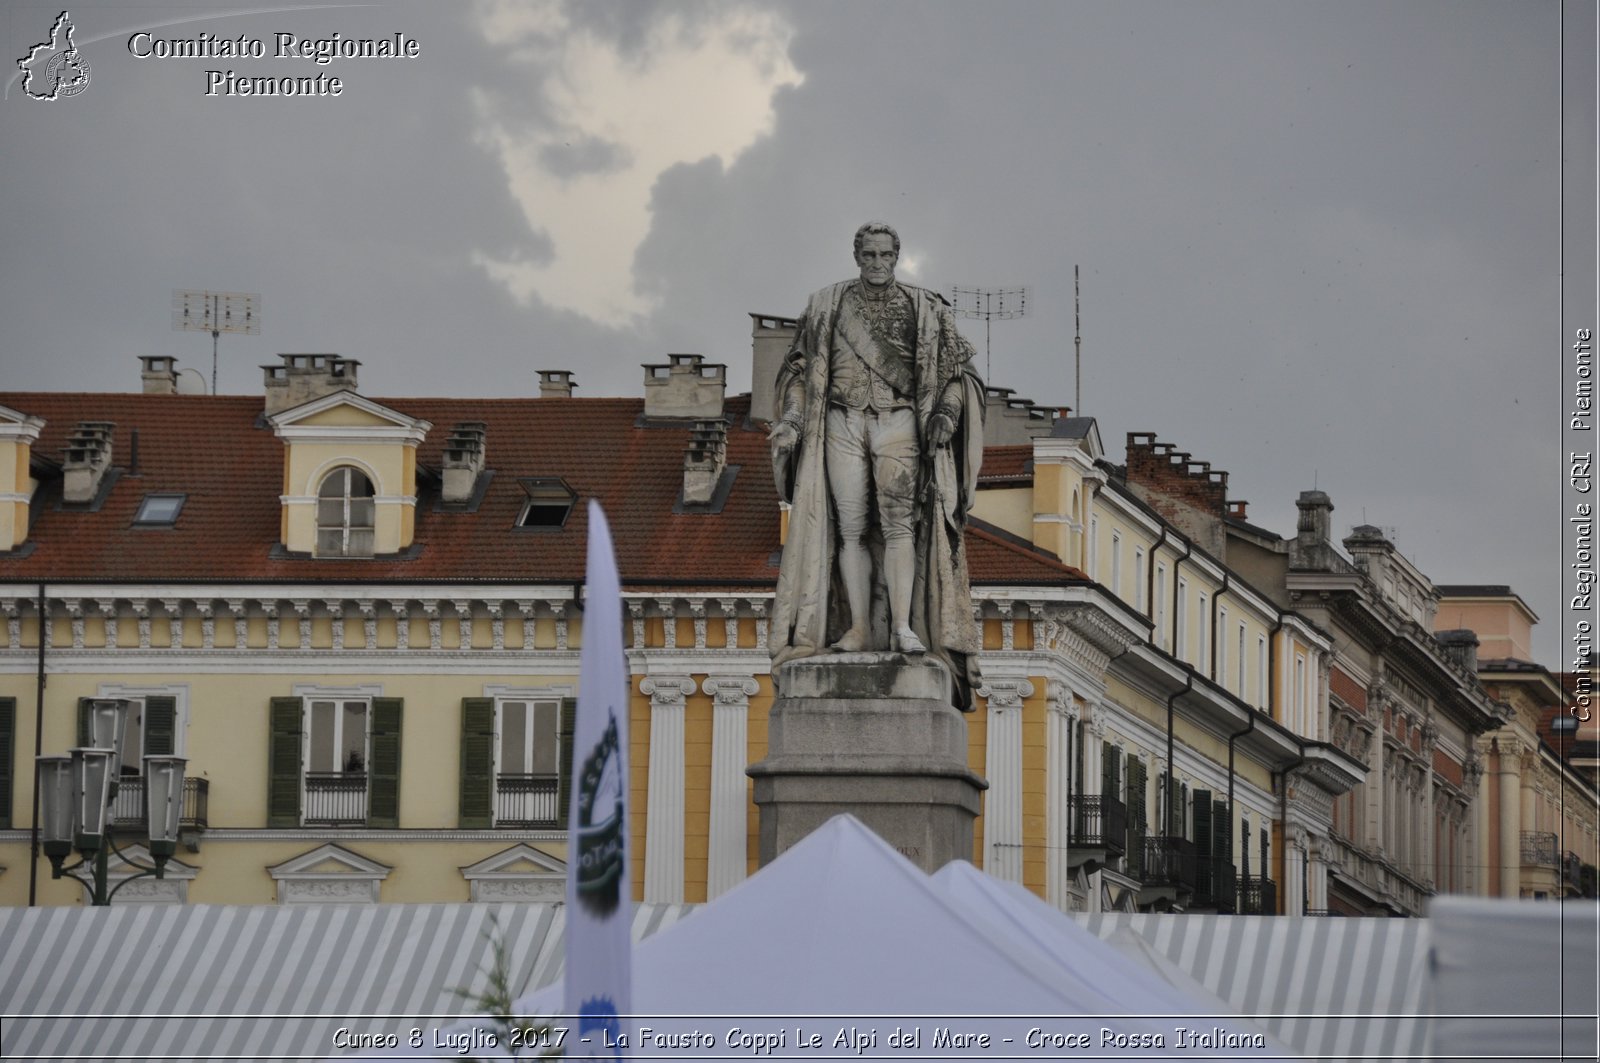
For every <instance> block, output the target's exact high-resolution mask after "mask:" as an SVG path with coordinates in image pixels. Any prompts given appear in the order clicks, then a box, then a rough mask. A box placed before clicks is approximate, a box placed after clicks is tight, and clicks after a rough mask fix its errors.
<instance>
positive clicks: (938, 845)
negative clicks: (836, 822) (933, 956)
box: [748, 653, 989, 873]
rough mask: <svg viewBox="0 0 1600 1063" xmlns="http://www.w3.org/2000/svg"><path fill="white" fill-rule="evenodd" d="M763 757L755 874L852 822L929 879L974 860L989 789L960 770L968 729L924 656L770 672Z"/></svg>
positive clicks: (825, 662)
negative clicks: (828, 826) (814, 835)
mask: <svg viewBox="0 0 1600 1063" xmlns="http://www.w3.org/2000/svg"><path fill="white" fill-rule="evenodd" d="M777 680H778V692H779V694H778V699H777V701H776V702H774V704H773V706H772V713H771V715H770V717H769V718H768V723H767V759H765V760H763V761H761V762H760V763H758V764H752V765H751V766H750V768H749V769H748V774H749V775H750V777H751V778H752V779H754V780H755V803H756V807H757V808H758V809H759V810H760V814H761V829H760V844H759V854H760V860H761V864H762V866H763V867H764V866H766V865H767V864H768V863H770V862H771V861H772V860H773V859H774V858H775V857H777V855H778V854H779V853H781V852H783V851H784V850H785V849H787V848H789V847H790V846H791V845H793V844H794V843H795V842H797V841H799V840H800V839H801V838H804V837H805V836H806V835H807V834H810V833H811V832H812V831H813V830H815V829H817V828H818V827H820V826H822V824H823V823H825V822H827V821H828V820H829V819H830V818H832V817H833V816H836V815H838V814H839V813H841V812H848V813H850V814H851V815H853V816H855V817H856V818H857V819H859V820H861V821H862V822H863V823H865V824H866V825H867V826H868V827H869V828H871V830H872V831H873V832H874V833H875V834H877V835H878V836H879V837H881V838H883V839H884V840H885V841H887V842H888V843H889V844H890V845H892V846H894V847H895V849H897V850H899V852H900V853H901V854H903V855H904V856H905V857H906V858H907V859H909V860H910V861H911V862H912V863H914V864H916V865H918V866H919V867H921V868H922V869H923V870H925V871H928V872H930V873H931V872H933V871H937V870H938V869H939V868H940V867H943V866H944V865H945V864H947V863H949V862H950V861H951V860H971V859H972V821H973V820H974V819H976V818H977V816H978V813H979V811H980V810H981V808H982V803H981V798H980V794H981V793H982V791H983V790H984V789H986V788H987V787H988V785H989V784H988V783H986V782H985V781H984V780H983V778H982V776H980V775H978V774H976V773H975V772H973V771H972V770H970V769H969V768H968V767H967V722H966V720H965V719H964V718H963V717H962V715H961V713H960V712H958V711H957V710H956V709H955V707H954V706H952V705H951V704H950V676H949V673H948V672H946V671H945V668H944V666H943V665H941V664H940V663H939V662H938V661H936V660H934V659H933V658H931V657H925V656H921V655H918V656H906V655H904V654H899V653H839V654H829V655H827V656H818V657H808V658H805V659H803V660H798V661H790V662H789V663H787V664H785V665H783V666H781V667H780V668H779V671H778V676H777Z"/></svg>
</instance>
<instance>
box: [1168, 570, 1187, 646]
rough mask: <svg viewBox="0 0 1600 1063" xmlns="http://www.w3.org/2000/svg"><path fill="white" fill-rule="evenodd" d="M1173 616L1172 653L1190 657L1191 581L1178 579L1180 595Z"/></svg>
mask: <svg viewBox="0 0 1600 1063" xmlns="http://www.w3.org/2000/svg"><path fill="white" fill-rule="evenodd" d="M1174 611H1175V612H1176V614H1177V615H1176V616H1174V617H1173V618H1172V655H1173V656H1174V657H1177V658H1178V659H1179V660H1183V659H1185V658H1187V657H1188V649H1189V581H1188V580H1185V579H1180V580H1178V597H1177V602H1176V604H1175V607H1174Z"/></svg>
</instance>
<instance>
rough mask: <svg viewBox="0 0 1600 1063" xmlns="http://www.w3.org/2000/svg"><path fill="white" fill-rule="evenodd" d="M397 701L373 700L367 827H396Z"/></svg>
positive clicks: (397, 804)
mask: <svg viewBox="0 0 1600 1063" xmlns="http://www.w3.org/2000/svg"><path fill="white" fill-rule="evenodd" d="M404 705H405V702H404V701H402V700H401V699H400V698H373V699H372V718H371V722H370V723H369V724H368V726H369V727H370V728H371V729H372V732H371V734H372V766H371V767H370V768H368V774H367V826H369V827H389V828H394V827H398V826H400V710H401V708H402V707H403V706H404Z"/></svg>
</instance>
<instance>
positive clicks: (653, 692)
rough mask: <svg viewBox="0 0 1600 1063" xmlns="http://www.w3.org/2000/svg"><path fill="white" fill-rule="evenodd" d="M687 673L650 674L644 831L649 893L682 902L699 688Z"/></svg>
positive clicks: (644, 687) (654, 898)
mask: <svg viewBox="0 0 1600 1063" xmlns="http://www.w3.org/2000/svg"><path fill="white" fill-rule="evenodd" d="M694 686H695V684H694V680H693V679H690V678H689V677H688V676H686V675H685V676H676V675H674V676H646V677H645V679H644V681H643V682H642V683H640V684H639V690H640V692H641V693H643V694H645V695H646V696H648V697H649V698H650V773H649V780H650V781H649V787H648V791H647V796H646V800H647V801H648V802H649V804H648V805H647V806H646V817H645V836H644V858H645V865H644V899H645V900H646V901H648V902H662V903H668V904H681V903H683V840H684V838H683V836H684V812H685V809H684V764H683V740H684V715H685V699H686V698H687V697H688V696H689V695H690V694H692V693H694Z"/></svg>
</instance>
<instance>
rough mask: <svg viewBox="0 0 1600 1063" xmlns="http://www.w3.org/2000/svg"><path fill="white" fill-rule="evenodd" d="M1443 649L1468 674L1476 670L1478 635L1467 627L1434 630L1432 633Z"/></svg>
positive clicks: (1474, 672)
mask: <svg viewBox="0 0 1600 1063" xmlns="http://www.w3.org/2000/svg"><path fill="white" fill-rule="evenodd" d="M1433 637H1434V638H1436V639H1438V640H1439V645H1440V646H1441V647H1442V648H1443V649H1444V655H1445V656H1446V657H1448V658H1449V659H1450V660H1451V661H1453V662H1455V663H1456V664H1457V665H1459V666H1460V667H1461V668H1462V669H1463V670H1465V671H1466V672H1468V673H1469V674H1476V673H1477V671H1478V636H1477V633H1476V632H1474V631H1471V630H1469V629H1468V628H1455V629H1454V630H1451V631H1436V632H1434V635H1433Z"/></svg>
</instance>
